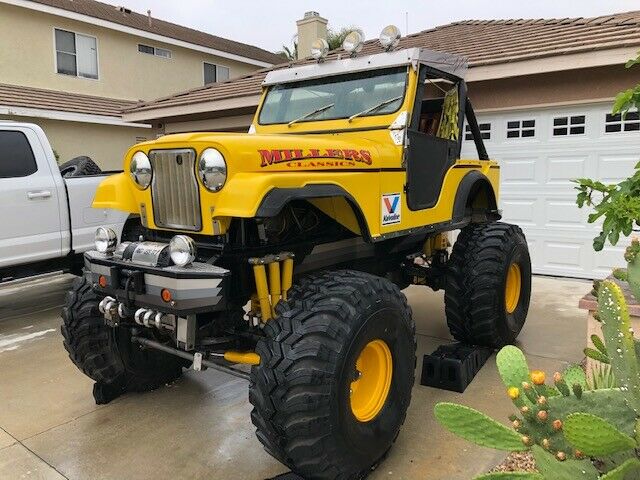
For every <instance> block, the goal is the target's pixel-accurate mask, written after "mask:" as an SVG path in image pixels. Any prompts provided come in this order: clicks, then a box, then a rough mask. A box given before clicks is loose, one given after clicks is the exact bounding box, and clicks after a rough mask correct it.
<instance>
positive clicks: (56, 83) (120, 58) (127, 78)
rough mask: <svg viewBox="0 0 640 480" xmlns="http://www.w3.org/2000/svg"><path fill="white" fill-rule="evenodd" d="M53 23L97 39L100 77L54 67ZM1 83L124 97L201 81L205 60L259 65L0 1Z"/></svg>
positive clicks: (245, 67) (235, 67) (239, 71)
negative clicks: (143, 48) (142, 48)
mask: <svg viewBox="0 0 640 480" xmlns="http://www.w3.org/2000/svg"><path fill="white" fill-rule="evenodd" d="M54 28H61V29H64V30H69V31H73V32H76V33H81V34H85V35H91V36H94V37H96V38H97V40H98V41H97V45H98V72H99V79H98V80H93V79H88V78H76V77H72V76H69V75H63V74H59V73H57V72H56V62H55V45H54ZM138 43H143V44H146V45H151V46H154V47H161V48H166V49H168V50H171V53H172V58H171V59H165V58H161V57H157V56H153V55H149V54H144V53H139V52H138ZM0 45H2V48H0V83H8V84H13V85H24V86H31V87H40V88H47V89H50V90H62V91H66V92H77V93H84V94H88V95H97V96H102V97H110V98H120V99H127V100H150V99H153V98H158V97H162V96H166V95H170V94H173V93H175V92H178V91H183V90H187V89H190V88H194V87H199V86H202V85H203V84H204V74H203V62H205V61H206V62H209V63H214V64H216V65H221V66H226V67H229V69H230V77H235V76H239V75H244V74H247V73H249V72H252V71H254V70H256V69H258V68H260V67H257V66H255V65H250V64H245V63H241V62H237V61H234V60H229V59H226V58H220V57H216V56H213V55H208V54H206V53H202V52H197V51H193V50H189V49H186V48H182V47H177V46H174V45H167V44H163V43H159V42H155V41H151V40H148V39H145V38H142V37H136V36H133V35H129V34H126V33H122V32H118V31H114V30H109V29H107V28H102V27H96V26H94V25H91V24H88V23H83V22H79V21H76V20H70V19H66V18H62V17H57V16H54V15H50V14H47V13H42V12H37V11H33V10H28V9H25V8H20V7H15V6H11V5H7V4H3V3H0Z"/></svg>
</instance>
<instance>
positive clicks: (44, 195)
mask: <svg viewBox="0 0 640 480" xmlns="http://www.w3.org/2000/svg"><path fill="white" fill-rule="evenodd" d="M50 196H51V192H50V191H49V190H38V191H35V192H27V197H28V198H29V200H33V199H36V198H49V197H50Z"/></svg>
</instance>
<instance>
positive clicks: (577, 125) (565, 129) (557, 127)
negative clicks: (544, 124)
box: [553, 115, 586, 137]
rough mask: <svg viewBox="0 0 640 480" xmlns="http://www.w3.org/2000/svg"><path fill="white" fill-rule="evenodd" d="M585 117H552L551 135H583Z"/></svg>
mask: <svg viewBox="0 0 640 480" xmlns="http://www.w3.org/2000/svg"><path fill="white" fill-rule="evenodd" d="M585 124H586V119H585V116H584V115H574V116H571V117H555V118H554V119H553V136H554V137H566V136H567V135H583V134H584V132H585Z"/></svg>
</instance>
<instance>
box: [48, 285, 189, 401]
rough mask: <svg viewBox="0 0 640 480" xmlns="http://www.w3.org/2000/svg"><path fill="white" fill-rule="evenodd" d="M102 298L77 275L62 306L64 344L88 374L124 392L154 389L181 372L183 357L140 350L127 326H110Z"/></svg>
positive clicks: (80, 367) (173, 378)
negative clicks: (101, 311) (133, 341)
mask: <svg viewBox="0 0 640 480" xmlns="http://www.w3.org/2000/svg"><path fill="white" fill-rule="evenodd" d="M100 300H101V298H100V297H99V296H98V295H96V294H95V293H94V292H93V290H92V289H91V285H90V284H89V282H88V281H87V280H86V278H85V277H81V278H77V279H76V280H75V281H74V282H73V286H72V289H71V290H70V291H69V292H68V293H67V298H66V302H65V307H64V309H63V310H62V320H63V325H62V326H61V327H60V330H61V332H62V336H63V337H64V342H63V343H64V348H65V349H66V350H67V352H68V353H69V358H71V361H72V362H73V363H74V364H75V365H76V366H77V367H78V368H79V369H80V370H81V371H82V372H84V373H85V375H87V376H88V377H90V378H92V379H93V380H95V381H96V382H97V383H102V384H105V385H108V386H109V387H110V388H111V389H112V390H118V391H120V392H122V393H124V392H128V391H129V392H131V391H135V392H141V391H148V390H153V389H155V388H158V387H160V386H161V385H164V384H166V383H170V382H172V381H174V380H175V379H177V378H178V377H179V376H180V375H181V373H182V362H181V359H180V358H178V357H174V356H172V355H167V354H165V353H162V352H159V351H156V350H141V349H140V348H139V346H138V345H134V344H133V343H132V342H131V335H130V332H129V330H128V329H125V328H111V327H108V326H107V325H106V324H105V323H104V318H103V317H102V315H101V314H100V312H99V311H98V303H99V302H100Z"/></svg>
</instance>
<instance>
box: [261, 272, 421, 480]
mask: <svg viewBox="0 0 640 480" xmlns="http://www.w3.org/2000/svg"><path fill="white" fill-rule="evenodd" d="M276 312H277V316H276V317H275V318H274V319H272V320H270V321H269V322H268V323H267V324H266V326H265V329H264V332H265V338H264V340H260V341H259V342H258V345H257V347H256V351H257V353H258V354H259V355H260V357H261V363H260V365H258V366H255V367H253V368H252V371H251V385H250V391H249V400H250V402H251V403H252V405H253V407H254V408H253V411H252V413H251V419H252V421H253V424H254V425H255V427H256V430H257V432H256V433H257V436H258V439H259V440H260V441H261V442H262V444H263V445H264V447H265V449H266V450H267V451H268V452H269V453H270V454H271V455H273V456H274V457H275V458H277V459H278V460H280V461H281V462H283V463H284V464H286V465H287V466H289V468H291V469H292V470H293V471H294V472H295V473H297V474H299V475H301V476H302V477H304V478H308V479H336V478H337V479H351V478H362V477H364V476H365V475H366V474H367V472H369V471H370V470H371V469H373V468H375V467H376V465H377V464H378V463H379V462H380V461H381V460H382V459H383V458H384V456H385V454H386V453H387V451H388V450H389V448H390V447H391V446H392V444H393V442H394V441H395V439H396V437H397V435H398V432H399V430H400V427H401V425H402V423H403V422H404V419H405V416H406V412H407V407H408V406H409V402H410V400H411V389H412V387H413V382H414V372H415V365H416V357H415V351H416V344H415V324H414V322H413V319H412V317H411V309H410V308H409V306H408V305H407V300H406V298H405V296H404V295H403V294H402V293H401V292H400V290H399V289H398V287H397V286H395V285H394V284H393V283H392V282H390V281H389V280H386V279H384V278H380V277H376V276H373V275H370V274H367V273H362V272H356V271H349V270H342V271H332V272H324V273H319V274H315V275H311V276H309V277H307V278H306V279H305V280H304V281H302V282H300V283H299V284H298V285H296V286H294V287H293V288H292V290H291V291H290V294H289V299H288V300H287V301H285V302H280V303H279V304H278V306H277V309H276Z"/></svg>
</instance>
